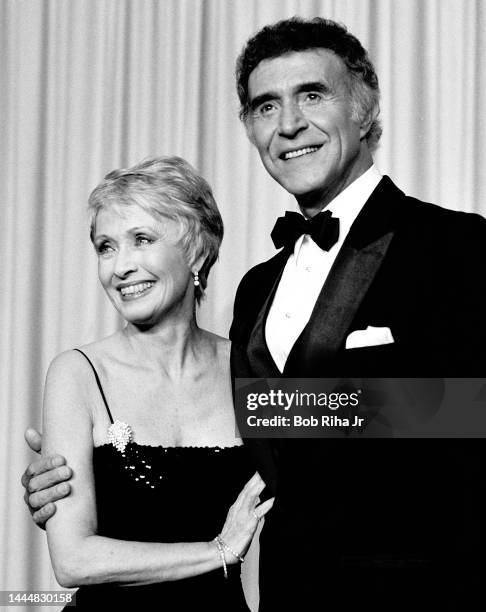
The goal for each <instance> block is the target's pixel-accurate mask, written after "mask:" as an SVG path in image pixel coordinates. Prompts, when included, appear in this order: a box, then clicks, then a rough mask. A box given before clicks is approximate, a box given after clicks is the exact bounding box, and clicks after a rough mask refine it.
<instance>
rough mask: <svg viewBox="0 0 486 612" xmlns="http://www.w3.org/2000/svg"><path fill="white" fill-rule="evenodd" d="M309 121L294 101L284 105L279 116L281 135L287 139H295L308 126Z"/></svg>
mask: <svg viewBox="0 0 486 612" xmlns="http://www.w3.org/2000/svg"><path fill="white" fill-rule="evenodd" d="M308 125H309V124H308V121H307V118H306V116H305V115H304V113H303V112H302V109H301V108H300V106H299V105H298V104H297V103H296V102H294V101H292V102H289V103H287V104H283V105H282V107H281V110H280V116H279V133H280V135H281V136H284V137H285V138H294V137H295V136H296V135H297V134H298V133H299V132H300V131H301V130H304V129H305V128H306V127H307V126H308Z"/></svg>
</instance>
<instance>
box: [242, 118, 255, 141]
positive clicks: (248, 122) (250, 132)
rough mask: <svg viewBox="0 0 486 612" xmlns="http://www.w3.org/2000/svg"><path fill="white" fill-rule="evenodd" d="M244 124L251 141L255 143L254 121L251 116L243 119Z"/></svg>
mask: <svg viewBox="0 0 486 612" xmlns="http://www.w3.org/2000/svg"><path fill="white" fill-rule="evenodd" d="M243 125H244V126H245V131H246V135H247V137H248V140H249V141H250V142H251V144H252V145H254V144H255V138H254V136H253V122H252V121H251V119H250V118H249V117H246V118H245V119H243Z"/></svg>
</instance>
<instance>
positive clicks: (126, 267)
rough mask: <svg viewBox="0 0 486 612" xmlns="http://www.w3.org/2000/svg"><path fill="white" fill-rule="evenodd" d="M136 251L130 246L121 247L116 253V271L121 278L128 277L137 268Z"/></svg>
mask: <svg viewBox="0 0 486 612" xmlns="http://www.w3.org/2000/svg"><path fill="white" fill-rule="evenodd" d="M137 267H138V266H137V261H136V256H135V253H134V252H133V251H132V249H130V248H128V247H121V248H120V249H119V251H118V253H117V255H116V260H115V269H114V273H115V274H116V276H118V277H119V278H126V277H127V276H128V275H129V274H130V273H132V272H135V271H136V270H137Z"/></svg>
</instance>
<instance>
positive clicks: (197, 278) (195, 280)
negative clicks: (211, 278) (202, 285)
mask: <svg viewBox="0 0 486 612" xmlns="http://www.w3.org/2000/svg"><path fill="white" fill-rule="evenodd" d="M193 276H194V287H199V274H198V273H197V272H193Z"/></svg>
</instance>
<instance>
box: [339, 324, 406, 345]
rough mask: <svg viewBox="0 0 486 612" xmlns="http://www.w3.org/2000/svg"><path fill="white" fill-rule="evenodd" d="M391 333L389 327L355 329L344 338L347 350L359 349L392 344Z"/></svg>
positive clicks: (369, 326)
mask: <svg viewBox="0 0 486 612" xmlns="http://www.w3.org/2000/svg"><path fill="white" fill-rule="evenodd" d="M393 342H395V341H394V340H393V336H392V333H391V331H390V328H389V327H372V326H371V325H368V327H367V328H366V329H357V330H355V331H354V332H351V333H350V334H349V336H348V337H347V338H346V347H345V348H347V349H353V348H360V347H364V346H379V345H380V344H392V343H393Z"/></svg>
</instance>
